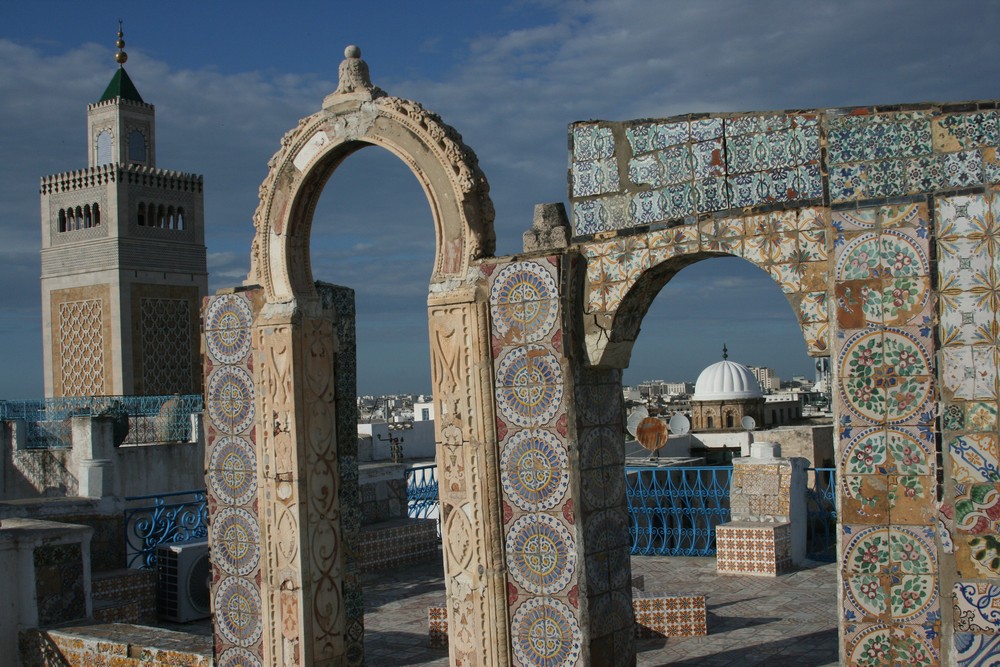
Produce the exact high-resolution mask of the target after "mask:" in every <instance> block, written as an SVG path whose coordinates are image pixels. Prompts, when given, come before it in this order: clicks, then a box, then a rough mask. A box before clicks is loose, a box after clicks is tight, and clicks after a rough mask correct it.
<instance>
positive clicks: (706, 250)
mask: <svg viewBox="0 0 1000 667" xmlns="http://www.w3.org/2000/svg"><path fill="white" fill-rule="evenodd" d="M829 218H830V213H829V210H828V209H820V208H803V209H793V210H788V211H782V212H776V213H768V214H761V215H752V216H745V217H744V216H736V217H733V218H725V219H720V220H708V221H706V222H705V223H702V224H701V225H700V226H695V225H685V226H681V227H676V228H672V229H667V230H657V231H652V232H646V233H643V234H638V235H635V236H629V237H624V238H618V239H613V240H609V241H595V242H590V243H587V244H585V245H583V246H582V247H581V251H582V253H583V255H584V256H585V258H586V260H587V284H586V285H585V291H586V294H585V295H584V303H586V304H588V306H589V307H588V315H587V316H586V317H587V319H586V321H585V322H584V327H585V331H586V345H587V352H588V356H589V359H590V363H591V365H593V366H598V367H608V368H625V367H627V366H628V363H629V358H630V356H631V353H632V345H633V343H635V340H636V338H637V336H638V334H639V328H640V326H641V324H642V320H643V318H644V317H645V315H646V312H647V311H648V310H649V307H650V305H651V304H652V301H653V299H654V298H655V296H656V295H657V294H658V293H659V291H660V289H662V288H663V286H664V285H666V284H667V283H668V282H669V281H670V280H671V279H672V278H673V277H674V276H675V275H676V274H677V272H678V271H680V270H681V269H683V268H684V267H686V266H689V265H691V264H694V263H696V262H699V261H701V260H704V259H708V258H710V257H739V258H741V259H744V260H746V261H748V262H750V263H751V264H753V265H754V266H756V267H757V268H759V269H761V270H762V271H764V272H765V273H767V274H768V275H769V276H770V277H771V279H772V280H774V282H775V284H776V285H777V286H778V287H779V289H781V291H782V292H783V293H784V294H785V298H786V299H787V300H788V302H789V304H790V305H791V307H792V310H793V312H795V313H796V315H797V319H798V321H799V325H800V328H801V330H802V333H803V337H804V338H805V340H806V345H807V349H808V352H809V354H810V355H812V356H827V355H829V354H830V351H829V350H830V346H829V341H828V336H829V327H828V322H829V315H828V312H827V307H828V306H827V296H828V289H829V280H828V276H829V274H830V271H831V270H832V267H831V264H830V261H829V256H830V254H831V253H830V252H829V248H828V241H829V238H828V237H829V227H828V225H829ZM623 275H624V276H625V279H624V280H608V279H609V277H610V276H615V277H617V276H623ZM602 295H603V298H601V297H602Z"/></svg>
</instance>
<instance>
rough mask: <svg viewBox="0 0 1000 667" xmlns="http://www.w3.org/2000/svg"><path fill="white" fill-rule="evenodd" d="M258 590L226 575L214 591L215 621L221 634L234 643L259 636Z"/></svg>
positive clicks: (245, 643)
mask: <svg viewBox="0 0 1000 667" xmlns="http://www.w3.org/2000/svg"><path fill="white" fill-rule="evenodd" d="M261 612H262V610H261V600H260V591H258V590H257V589H256V588H254V586H253V585H252V584H251V583H250V582H249V581H247V580H246V579H240V578H238V577H228V578H226V579H224V580H223V581H222V583H221V584H220V585H219V590H217V591H216V593H215V624H216V627H217V628H218V630H219V632H220V633H222V636H223V637H224V638H225V639H226V640H227V641H229V642H231V643H233V644H236V645H237V646H250V645H251V644H254V643H255V642H256V641H257V640H258V639H260V636H261V632H262V630H263V627H262V626H261V623H260V621H261Z"/></svg>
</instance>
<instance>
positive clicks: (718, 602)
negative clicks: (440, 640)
mask: <svg viewBox="0 0 1000 667" xmlns="http://www.w3.org/2000/svg"><path fill="white" fill-rule="evenodd" d="M632 574H633V576H635V575H640V574H641V575H643V576H644V577H645V590H646V591H648V592H665V593H675V592H676V593H688V592H690V593H704V594H705V596H706V604H707V608H708V636H707V637H688V638H668V639H639V640H636V651H637V665H638V667H660V666H661V665H691V666H694V665H698V666H704V667H723V666H727V665H729V666H734V667H735V666H737V665H738V666H740V667H744V666H746V667H750V666H752V665H768V667H783V666H786V665H787V666H790V667H791V666H794V667H827V666H829V665H837V664H838V658H837V648H838V640H837V566H836V564H835V563H828V564H820V563H810V564H809V566H808V567H806V568H803V569H800V570H796V571H794V572H790V573H788V574H785V575H781V576H778V577H773V578H770V577H769V578H761V577H744V576H732V575H719V574H717V573H716V571H715V559H714V558H660V557H648V556H636V557H633V558H632ZM363 587H364V595H365V653H366V655H367V663H368V665H371V667H388V666H390V665H400V666H405V665H427V666H433V667H447V665H448V651H447V650H446V649H435V648H431V647H429V646H428V635H427V608H428V607H430V606H432V605H435V604H442V603H443V602H444V578H443V570H442V566H441V563H440V562H432V563H422V564H418V565H413V566H408V567H407V568H405V569H399V570H397V571H389V572H379V573H373V574H371V575H366V576H365V577H364V580H363ZM593 667H600V666H599V665H595V666H593Z"/></svg>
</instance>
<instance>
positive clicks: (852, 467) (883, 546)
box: [833, 203, 941, 664]
mask: <svg viewBox="0 0 1000 667" xmlns="http://www.w3.org/2000/svg"><path fill="white" fill-rule="evenodd" d="M833 225H834V227H835V229H836V231H837V232H839V234H838V236H837V239H836V244H835V249H836V257H835V300H836V313H835V315H836V322H837V330H836V336H835V339H834V359H835V369H834V370H835V377H836V379H835V383H834V386H835V389H834V393H835V396H834V401H835V407H836V411H835V414H837V415H839V421H838V424H837V429H838V437H839V448H838V451H839V455H840V464H839V475H838V481H839V487H840V488H839V499H838V507H839V508H840V513H841V518H840V522H841V548H840V552H839V553H840V559H841V571H840V580H841V582H842V584H843V610H842V613H843V614H844V622H843V624H842V625H841V628H842V642H843V645H842V651H841V657H842V660H844V661H845V662H846V663H847V664H876V663H878V664H885V663H895V662H902V663H907V662H911V661H912V663H913V664H938V663H939V662H940V632H941V605H940V594H939V578H938V574H939V565H938V556H937V548H936V546H935V533H936V531H935V528H934V514H935V500H936V498H935V491H936V488H937V480H936V477H935V474H936V470H937V468H936V461H935V432H936V422H935V417H936V403H935V401H936V398H937V395H936V382H935V377H934V373H935V363H934V342H933V312H934V311H933V294H932V292H931V279H930V263H929V259H928V257H929V253H928V250H929V248H928V238H929V235H930V234H929V217H928V209H927V206H926V204H922V203H921V204H903V205H898V206H880V207H873V208H867V209H851V210H843V211H834V213H833ZM879 661H883V662H879Z"/></svg>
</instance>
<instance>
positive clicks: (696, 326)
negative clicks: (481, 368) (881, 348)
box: [0, 0, 1000, 398]
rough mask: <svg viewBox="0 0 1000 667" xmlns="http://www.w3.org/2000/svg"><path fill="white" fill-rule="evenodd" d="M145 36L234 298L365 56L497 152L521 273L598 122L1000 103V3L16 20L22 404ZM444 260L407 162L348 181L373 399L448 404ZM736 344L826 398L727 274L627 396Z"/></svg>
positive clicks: (782, 308) (5, 173)
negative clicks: (270, 189) (435, 356)
mask: <svg viewBox="0 0 1000 667" xmlns="http://www.w3.org/2000/svg"><path fill="white" fill-rule="evenodd" d="M279 7H280V8H279ZM119 18H122V19H124V22H125V25H124V28H125V40H126V44H127V45H126V51H127V53H128V56H129V59H128V63H127V65H126V68H127V69H128V72H129V75H130V76H131V78H132V80H133V81H134V82H135V84H136V86H137V88H138V89H139V92H140V93H141V94H142V96H143V98H144V99H145V100H146V101H147V102H150V103H152V104H154V105H155V107H156V118H157V128H156V138H157V147H156V149H157V166H159V167H161V168H165V169H175V170H179V171H185V172H194V173H199V174H203V175H204V177H205V217H206V245H207V247H208V265H209V273H210V276H209V289H210V291H213V292H214V290H216V289H218V288H221V287H227V286H233V285H238V284H240V283H241V282H242V281H243V279H244V278H245V276H246V272H247V270H248V268H249V249H250V242H251V239H252V237H253V226H252V223H251V217H252V215H253V211H254V209H255V208H256V204H257V189H258V186H259V185H260V183H261V181H262V180H263V179H264V177H265V176H266V173H267V161H268V159H269V158H270V157H271V155H272V154H273V153H274V152H275V150H276V149H277V148H278V146H279V141H280V139H281V137H282V135H283V134H284V133H285V132H286V131H287V130H288V129H291V128H293V127H294V126H295V125H296V124H297V122H298V120H299V119H300V118H302V117H304V116H306V115H309V114H311V113H313V112H315V111H317V110H319V108H320V106H321V104H322V100H323V97H324V96H325V95H327V94H328V93H330V92H332V91H333V90H334V88H335V87H336V78H337V67H338V65H339V63H340V61H341V59H342V57H343V50H344V47H345V46H347V45H348V44H357V45H358V46H360V47H361V50H362V55H363V57H364V59H365V60H366V62H367V63H368V65H369V68H370V70H371V74H372V79H373V81H374V83H375V84H376V85H378V86H379V87H381V88H383V89H384V90H386V91H387V92H389V93H390V94H392V95H395V96H399V97H406V98H409V99H413V100H417V101H419V102H421V103H422V104H423V105H424V106H425V107H426V108H428V109H430V110H433V111H435V112H437V113H438V114H440V115H441V117H442V118H443V119H444V121H445V122H447V123H448V124H450V125H452V126H453V127H455V128H456V129H457V130H458V131H459V132H460V133H461V134H462V135H463V137H464V139H465V142H466V144H468V145H469V146H470V147H471V148H472V149H473V150H474V151H475V152H476V154H477V155H478V157H479V161H480V164H481V166H482V168H483V171H484V172H485V174H486V177H487V179H488V180H489V182H490V187H491V195H492V197H493V202H494V204H495V206H496V211H497V219H496V225H495V226H496V232H497V254H498V255H507V254H512V253H516V252H518V251H519V250H520V248H521V235H522V233H523V232H524V230H526V229H528V228H529V227H530V225H531V217H532V210H533V207H534V205H535V204H538V203H542V202H557V201H561V202H564V203H566V204H567V205H568V199H569V198H568V193H567V175H566V172H567V164H568V154H567V149H566V146H567V126H568V124H569V123H572V122H574V121H577V120H589V119H603V120H629V119H634V118H646V117H664V116H670V115H675V114H681V113H689V112H710V111H760V110H773V109H792V108H821V107H832V106H851V105H871V104H893V103H906V102H924V101H946V100H947V101H952V100H970V99H992V98H996V97H1000V91H998V89H997V84H996V82H997V81H1000V76H998V74H1000V71H998V70H1000V59H997V58H996V55H995V43H996V37H995V33H996V26H997V25H1000V3H996V2H991V1H989V0H981V1H977V0H963V1H962V2H954V3H943V2H940V1H925V0H905V1H904V0H838V2H812V1H810V0H798V1H795V2H792V1H784V0H781V1H778V0H754V1H753V2H746V1H745V0H698V1H697V2H694V1H693V0H680V1H679V0H595V1H589V0H574V1H570V2H557V1H555V0H517V1H514V2H502V1H498V0H462V1H455V2H419V3H417V2H413V1H412V0H409V1H403V0H383V1H381V2H377V3H368V2H352V3H346V2H339V1H336V0H325V1H322V2H320V1H315V2H295V1H294V0H289V1H287V2H282V3H280V5H279V4H278V3H273V2H264V1H263V0H241V1H240V2H223V1H222V0H216V1H214V2H204V1H198V2H194V1H189V0H172V1H171V2H170V3H152V2H148V3H147V2H134V1H132V2H125V1H124V0H119V1H117V2H111V1H104V0H90V1H88V2H76V1H69V0H66V1H63V2H54V1H52V0H35V1H34V2H4V3H3V5H2V7H0V127H2V131H0V284H3V285H4V290H3V296H2V297H0V299H2V300H0V304H2V308H0V360H2V361H3V366H2V367H3V371H2V372H0V398H31V397H37V396H41V394H42V387H43V381H42V350H41V340H42V337H41V312H40V300H41V295H40V288H39V283H38V276H39V273H40V261H39V249H40V242H41V241H40V239H41V229H40V213H39V196H38V185H39V179H40V178H41V177H42V176H45V175H50V174H55V173H60V172H64V171H70V170H74V169H80V168H84V167H86V164H87V154H86V106H87V104H88V103H91V102H94V101H96V100H97V99H98V98H99V97H100V95H101V93H102V92H103V91H104V88H105V86H106V85H107V83H108V81H109V80H110V78H111V76H112V75H113V74H114V70H115V67H116V65H115V63H114V60H113V54H114V46H113V43H114V40H115V33H116V31H117V28H118V19H119ZM433 256H434V236H433V223H432V222H431V217H430V211H429V209H428V206H427V203H426V199H425V197H424V195H423V193H422V191H421V190H420V188H419V186H418V185H417V182H416V179H415V178H413V176H412V175H411V174H410V173H409V171H408V170H407V168H406V167H405V166H404V165H403V164H402V162H400V161H399V160H398V159H396V158H395V157H393V156H391V155H390V154H388V153H387V152H385V151H379V150H378V149H375V148H369V149H365V150H362V151H360V152H359V153H356V154H355V155H353V156H352V157H351V158H350V159H348V160H347V161H345V162H344V164H343V165H342V166H341V167H340V168H338V170H337V171H336V173H335V174H334V175H333V177H332V178H331V180H330V182H329V183H328V184H327V187H326V189H325V190H324V192H323V195H322V199H321V201H320V205H319V207H318V209H317V212H316V217H315V221H314V224H313V235H312V260H313V272H314V276H315V277H316V278H317V279H321V280H326V281H329V282H334V283H338V284H344V285H349V286H352V287H354V288H355V289H356V290H357V300H358V311H359V322H358V334H359V340H360V344H359V351H358V362H359V386H358V389H359V393H361V394H369V393H395V392H412V393H426V392H429V391H430V373H429V361H428V360H429V354H428V345H427V321H426V305H425V304H426V293H427V279H428V277H429V275H430V270H431V264H432V262H433ZM723 343H726V344H728V346H729V350H730V359H733V360H735V361H740V362H742V363H746V364H753V365H764V366H772V367H774V368H775V369H777V371H778V373H779V375H780V376H782V377H790V376H791V375H797V374H802V375H807V376H810V375H812V372H813V371H812V367H813V364H812V361H810V360H809V359H808V357H807V356H806V354H805V344H804V342H803V340H802V336H801V333H800V332H799V331H798V329H797V325H796V324H795V319H794V316H793V314H792V311H791V308H790V306H788V304H787V302H786V301H785V299H784V297H783V296H782V294H781V293H780V291H779V290H778V288H777V286H776V285H774V283H772V282H771V281H770V279H768V278H767V277H766V275H765V274H764V273H763V272H761V271H759V270H758V269H756V268H754V267H752V266H750V265H749V264H748V263H746V262H743V261H742V260H738V259H712V260H708V261H705V262H701V263H699V264H695V265H693V266H691V267H689V268H686V269H684V270H683V271H681V272H680V273H679V274H678V275H677V277H676V278H674V280H673V281H671V283H669V284H668V285H667V286H666V287H665V288H664V289H663V291H662V292H661V293H660V295H659V296H658V297H657V299H656V301H655V302H654V304H653V306H652V308H651V310H650V312H649V313H648V314H647V316H646V318H645V320H644V321H643V325H642V333H641V335H640V337H639V340H638V341H637V343H636V346H635V349H634V351H633V356H632V361H631V363H630V366H629V369H628V370H627V371H626V375H625V380H626V382H629V383H636V382H639V381H641V380H643V379H647V378H659V379H667V380H682V379H686V380H692V381H693V380H694V379H695V378H696V377H697V375H698V373H699V372H700V370H701V369H702V368H704V367H705V366H707V365H709V364H710V363H713V362H714V361H716V360H718V359H719V358H720V356H721V347H722V344H723ZM664 350H666V353H664Z"/></svg>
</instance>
